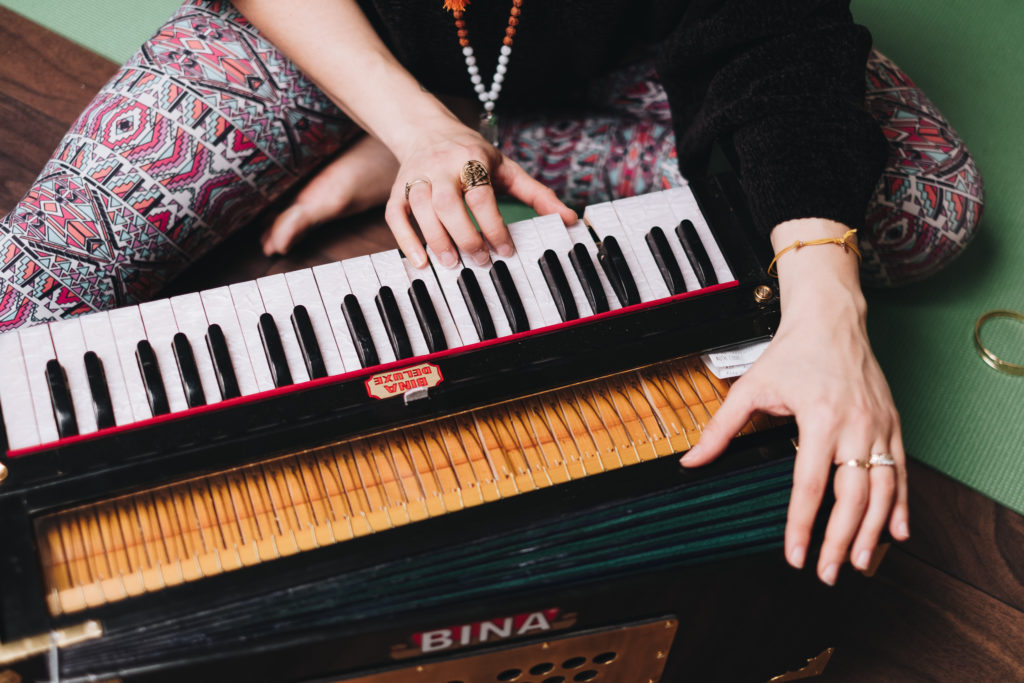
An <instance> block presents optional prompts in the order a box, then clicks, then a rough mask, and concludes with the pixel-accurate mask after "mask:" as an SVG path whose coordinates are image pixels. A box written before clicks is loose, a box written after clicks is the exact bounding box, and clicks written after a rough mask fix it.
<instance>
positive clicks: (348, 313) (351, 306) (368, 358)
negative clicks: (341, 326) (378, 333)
mask: <svg viewBox="0 0 1024 683" xmlns="http://www.w3.org/2000/svg"><path fill="white" fill-rule="evenodd" d="M341 312H342V313H343V314H344V316H345V322H346V323H347V324H348V332H349V334H351V335H352V341H353V343H354V344H355V346H356V354H357V355H358V356H359V362H360V363H362V364H363V367H364V368H368V367H370V366H371V365H377V364H379V363H380V359H379V358H378V356H377V349H376V348H374V346H373V337H371V336H370V328H369V327H367V326H366V318H364V317H363V309H361V308H359V299H357V298H356V295H355V294H346V295H345V299H344V300H343V301H342V302H341Z"/></svg>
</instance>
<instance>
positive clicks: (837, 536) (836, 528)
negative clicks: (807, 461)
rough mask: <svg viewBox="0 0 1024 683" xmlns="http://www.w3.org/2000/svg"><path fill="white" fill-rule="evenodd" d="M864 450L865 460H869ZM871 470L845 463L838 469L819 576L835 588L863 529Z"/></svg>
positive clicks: (819, 563)
mask: <svg viewBox="0 0 1024 683" xmlns="http://www.w3.org/2000/svg"><path fill="white" fill-rule="evenodd" d="M866 455H867V452H866V450H865V451H864V455H863V456H862V457H866ZM868 487H869V483H868V471H867V470H866V469H864V468H862V467H857V466H853V465H846V464H842V465H840V466H839V469H837V470H836V476H835V480H834V483H833V490H834V491H835V494H836V503H835V505H834V506H832V514H830V515H829V518H828V526H827V527H826V528H825V541H824V543H822V545H821V555H820V556H819V557H818V577H819V578H820V579H821V580H822V581H823V582H824V583H826V584H828V585H829V586H834V585H835V583H836V578H837V577H838V576H839V568H840V567H841V566H842V564H843V562H845V561H846V558H847V556H848V554H849V548H850V541H852V540H853V537H854V534H856V533H857V529H858V528H859V527H860V522H861V520H862V519H863V518H864V510H865V509H867V505H868Z"/></svg>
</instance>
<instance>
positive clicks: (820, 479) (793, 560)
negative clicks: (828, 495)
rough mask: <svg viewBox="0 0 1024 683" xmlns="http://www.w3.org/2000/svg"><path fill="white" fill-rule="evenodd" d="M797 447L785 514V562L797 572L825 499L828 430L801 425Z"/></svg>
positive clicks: (830, 445)
mask: <svg viewBox="0 0 1024 683" xmlns="http://www.w3.org/2000/svg"><path fill="white" fill-rule="evenodd" d="M797 425H798V428H799V430H800V447H799V450H798V451H797V456H796V463H795V465H794V466H793V492H792V494H790V497H789V510H788V511H787V513H786V542H785V548H786V560H787V561H788V562H789V563H790V564H791V565H793V566H794V567H796V568H797V569H800V568H802V567H803V566H804V561H805V560H806V559H807V546H808V545H809V544H810V542H811V532H812V531H813V530H814V520H815V519H816V518H817V515H818V507H819V506H820V505H821V499H822V497H823V496H824V495H825V487H826V486H827V485H828V474H829V470H830V469H831V468H832V456H833V454H834V453H835V446H834V439H833V437H832V436H831V432H830V430H828V429H826V428H820V427H818V426H817V425H813V426H808V425H805V424H800V420H799V419H798V420H797Z"/></svg>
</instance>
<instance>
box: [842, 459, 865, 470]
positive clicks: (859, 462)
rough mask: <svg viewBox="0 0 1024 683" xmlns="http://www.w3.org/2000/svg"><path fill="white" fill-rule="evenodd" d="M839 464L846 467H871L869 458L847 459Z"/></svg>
mask: <svg viewBox="0 0 1024 683" xmlns="http://www.w3.org/2000/svg"><path fill="white" fill-rule="evenodd" d="M841 464H842V465H844V466H846V467H863V468H864V469H866V470H869V469H871V461H870V460H847V461H846V462H844V463H841Z"/></svg>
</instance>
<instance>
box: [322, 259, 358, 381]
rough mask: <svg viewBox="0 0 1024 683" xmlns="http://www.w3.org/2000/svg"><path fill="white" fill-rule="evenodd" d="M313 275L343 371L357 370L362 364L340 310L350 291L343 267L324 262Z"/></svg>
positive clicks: (339, 264) (338, 264)
mask: <svg viewBox="0 0 1024 683" xmlns="http://www.w3.org/2000/svg"><path fill="white" fill-rule="evenodd" d="M313 277H314V278H316V286H317V289H319V290H320V298H321V300H322V301H323V302H324V310H325V311H327V320H328V321H329V322H330V323H331V331H332V332H333V333H334V341H336V342H337V343H338V353H340V354H341V362H342V364H343V365H344V366H345V371H346V372H352V371H353V370H358V369H359V368H361V367H362V364H361V363H360V362H359V354H358V353H356V345H355V342H354V341H352V335H351V334H350V333H349V331H348V323H346V322H345V314H344V313H342V311H341V303H342V302H343V301H344V300H345V297H346V296H347V295H349V294H351V293H352V289H351V288H350V287H349V286H348V278H346V277H345V269H344V268H343V267H342V266H341V263H338V262H335V263H325V264H323V265H322V266H317V267H315V268H313Z"/></svg>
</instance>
